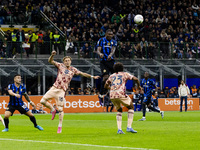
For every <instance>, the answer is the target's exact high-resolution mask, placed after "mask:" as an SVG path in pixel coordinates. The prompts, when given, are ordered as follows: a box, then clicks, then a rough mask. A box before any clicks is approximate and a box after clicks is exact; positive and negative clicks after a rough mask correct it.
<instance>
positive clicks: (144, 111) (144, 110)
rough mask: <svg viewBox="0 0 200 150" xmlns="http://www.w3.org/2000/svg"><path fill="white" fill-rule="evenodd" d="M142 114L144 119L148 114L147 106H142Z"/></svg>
mask: <svg viewBox="0 0 200 150" xmlns="http://www.w3.org/2000/svg"><path fill="white" fill-rule="evenodd" d="M142 112H143V117H145V114H146V104H142Z"/></svg>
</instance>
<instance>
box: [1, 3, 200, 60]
mask: <svg viewBox="0 0 200 150" xmlns="http://www.w3.org/2000/svg"><path fill="white" fill-rule="evenodd" d="M0 5H2V7H1V13H0V14H1V16H2V17H1V18H2V19H3V23H4V22H5V23H6V21H8V20H9V19H10V16H11V15H13V16H12V18H14V22H16V23H17V22H30V23H36V22H38V21H40V20H39V19H38V16H39V12H40V11H42V12H43V13H44V14H46V15H47V16H48V17H49V19H50V20H51V21H52V22H53V23H55V25H57V26H58V27H59V29H60V30H61V31H62V32H63V33H64V34H65V35H66V37H65V39H64V40H66V41H65V44H64V45H65V48H63V49H65V50H66V51H67V52H71V53H74V54H77V53H78V52H80V54H81V56H82V57H86V58H89V57H92V56H93V57H97V56H96V55H95V50H96V48H95V45H96V43H95V42H96V41H98V39H99V38H101V37H103V36H105V31H106V30H107V29H112V31H113V33H114V37H113V38H114V39H115V40H117V41H119V42H118V49H117V50H118V51H120V52H119V53H118V51H117V52H116V56H117V57H119V55H121V57H126V58H133V57H134V58H150V59H151V58H152V59H153V58H155V57H156V56H157V54H158V53H157V51H156V50H155V49H158V50H160V56H161V57H162V58H169V57H172V58H180V59H181V58H188V59H192V58H197V57H199V56H200V5H199V1H196V0H171V1H165V0H161V1H157V0H123V1H122V0H110V1H95V0H75V1H74V0H66V1H62V2H61V1H60V0H51V1H47V0H42V1H38V0H34V1H33V0H28V1H25V0H13V1H1V2H0ZM136 14H142V15H143V17H144V22H143V23H142V24H141V25H137V24H135V23H134V16H135V15H136ZM23 19H26V20H23ZM45 33H46V35H49V34H50V33H48V31H42V34H45ZM44 41H45V40H44ZM78 41H82V44H78V43H77V42H78ZM132 42H134V44H133V43H132ZM158 42H159V43H158ZM60 45H62V44H59V43H58V45H57V46H55V47H56V48H58V49H59V48H60V49H61V48H62V46H60ZM77 45H79V46H77ZM59 46H60V47H59ZM39 53H40V52H39ZM45 53H49V51H47V52H46V51H45ZM169 54H171V55H169Z"/></svg>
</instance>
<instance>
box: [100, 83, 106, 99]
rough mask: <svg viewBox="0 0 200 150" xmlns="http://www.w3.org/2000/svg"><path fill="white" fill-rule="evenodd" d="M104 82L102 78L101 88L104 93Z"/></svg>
mask: <svg viewBox="0 0 200 150" xmlns="http://www.w3.org/2000/svg"><path fill="white" fill-rule="evenodd" d="M104 84H105V82H104V81H103V80H102V81H101V88H100V94H101V95H103V92H104Z"/></svg>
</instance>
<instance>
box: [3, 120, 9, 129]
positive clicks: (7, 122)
mask: <svg viewBox="0 0 200 150" xmlns="http://www.w3.org/2000/svg"><path fill="white" fill-rule="evenodd" d="M4 123H5V128H8V124H9V119H6V118H4Z"/></svg>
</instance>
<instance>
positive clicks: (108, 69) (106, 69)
mask: <svg viewBox="0 0 200 150" xmlns="http://www.w3.org/2000/svg"><path fill="white" fill-rule="evenodd" d="M114 64H115V61H114V60H113V59H112V60H110V61H101V62H100V68H101V73H102V75H106V74H108V75H109V73H114V69H113V66H114Z"/></svg>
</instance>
